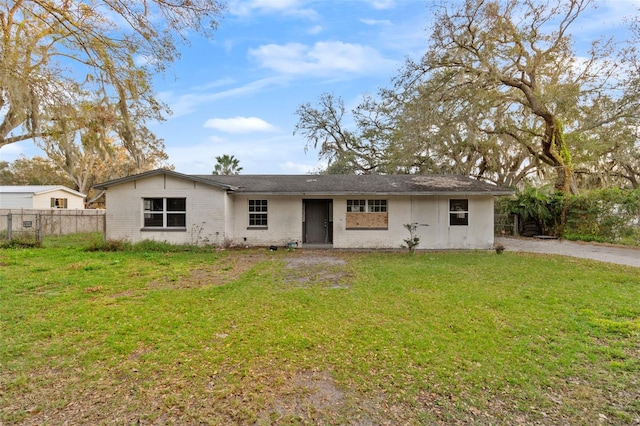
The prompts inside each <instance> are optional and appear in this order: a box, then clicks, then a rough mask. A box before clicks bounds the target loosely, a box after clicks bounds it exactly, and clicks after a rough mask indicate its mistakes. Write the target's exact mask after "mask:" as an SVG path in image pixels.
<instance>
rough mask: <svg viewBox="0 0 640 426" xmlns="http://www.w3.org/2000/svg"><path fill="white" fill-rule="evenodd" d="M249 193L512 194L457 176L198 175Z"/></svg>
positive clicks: (237, 190)
mask: <svg viewBox="0 0 640 426" xmlns="http://www.w3.org/2000/svg"><path fill="white" fill-rule="evenodd" d="M196 177H197V178H200V179H203V180H204V179H210V180H213V181H215V182H218V183H220V184H223V185H229V186H231V187H232V188H233V190H234V192H237V193H248V194H283V195H284V194H288V195H296V194H308V195H312V194H317V195H324V194H326V195H340V194H346V195H349V194H380V195H386V194H399V193H403V194H443V193H446V194H452V193H455V194H493V195H507V194H512V193H513V191H511V190H510V189H505V188H500V187H498V186H495V185H491V184H488V183H486V182H481V181H479V180H475V179H471V178H468V177H464V176H453V175H233V176H216V175H197V176H196Z"/></svg>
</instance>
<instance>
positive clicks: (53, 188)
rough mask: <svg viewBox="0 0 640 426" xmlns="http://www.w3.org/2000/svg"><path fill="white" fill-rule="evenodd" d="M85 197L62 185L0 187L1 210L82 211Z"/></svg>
mask: <svg viewBox="0 0 640 426" xmlns="http://www.w3.org/2000/svg"><path fill="white" fill-rule="evenodd" d="M85 197H86V194H82V193H80V192H78V191H74V190H73V189H71V188H67V187H66V186H63V185H6V186H4V185H3V186H0V208H2V209H38V210H46V209H84V199H85Z"/></svg>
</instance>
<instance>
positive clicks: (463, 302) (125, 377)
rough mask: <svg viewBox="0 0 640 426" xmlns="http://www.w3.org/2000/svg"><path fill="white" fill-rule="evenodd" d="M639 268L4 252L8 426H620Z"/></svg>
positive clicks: (550, 260)
mask: <svg viewBox="0 0 640 426" xmlns="http://www.w3.org/2000/svg"><path fill="white" fill-rule="evenodd" d="M638 421H640V273H639V271H638V269H637V268H631V267H620V266H619V267H616V266H612V265H609V264H603V263H598V262H592V261H582V260H577V259H569V258H564V257H558V256H556V257H551V256H543V255H529V254H521V253H510V252H505V253H504V254H502V255H497V254H496V253H494V252H450V253H445V252H433V253H431V252H427V253H419V254H416V255H408V254H407V253H401V252H396V253H379V252H378V253H376V252H372V253H355V252H332V251H310V250H296V251H294V252H289V251H284V250H279V251H276V252H269V251H266V250H257V249H255V250H237V251H236V250H230V251H211V252H205V251H177V252H157V251H122V252H87V251H84V250H81V249H80V248H77V247H74V246H65V247H57V248H41V249H35V248H34V249H3V250H0V423H3V424H14V423H15V424H61V423H64V422H68V423H70V424H78V423H81V424H100V423H105V424H132V423H133V424H135V423H137V422H139V423H140V424H167V423H173V424H258V425H261V424H265V425H266V424H353V425H370V424H374V425H375V424H463V423H476V424H531V423H539V424H560V423H563V424H596V423H606V424H630V423H631V424H633V423H634V422H638Z"/></svg>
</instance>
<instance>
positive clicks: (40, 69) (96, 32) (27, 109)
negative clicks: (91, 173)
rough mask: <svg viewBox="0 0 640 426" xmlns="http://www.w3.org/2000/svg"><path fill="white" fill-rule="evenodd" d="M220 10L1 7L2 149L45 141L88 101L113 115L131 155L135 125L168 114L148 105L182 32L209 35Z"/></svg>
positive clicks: (203, 5)
mask: <svg viewBox="0 0 640 426" xmlns="http://www.w3.org/2000/svg"><path fill="white" fill-rule="evenodd" d="M223 6H224V5H223V4H222V3H221V2H220V1H217V0H190V1H176V0H142V1H138V2H128V1H125V2H123V1H120V0H101V1H98V0H88V1H82V2H80V1H53V0H43V1H28V0H11V1H4V2H2V4H1V5H0V35H1V36H2V40H1V41H0V46H1V47H0V59H1V60H0V147H2V146H4V145H7V144H10V143H14V142H18V141H21V140H27V139H37V138H41V137H43V136H48V135H49V134H48V133H47V131H48V129H50V128H51V123H53V122H59V121H63V120H67V119H68V118H69V117H68V115H67V114H68V113H69V112H70V111H77V110H75V108H74V106H75V105H76V104H77V103H78V101H79V99H90V100H91V102H93V103H94V104H96V105H102V106H104V107H111V106H115V107H116V108H117V109H118V110H119V120H120V126H121V131H120V134H121V137H122V140H123V142H124V143H125V144H127V145H128V147H127V148H128V149H129V150H130V151H131V150H133V148H132V147H133V146H134V145H135V144H136V143H138V142H140V140H139V139H138V140H136V139H135V130H134V127H135V126H136V124H137V123H136V122H135V120H136V119H157V118H159V117H160V116H161V115H162V114H163V113H164V112H166V107H165V106H164V105H162V104H161V103H160V102H158V101H157V100H156V99H155V98H154V95H153V90H152V85H151V77H152V75H153V73H154V72H160V71H163V70H164V69H165V67H166V65H167V64H168V63H170V62H171V61H173V60H174V59H175V58H176V57H178V51H177V45H178V42H179V41H185V40H186V38H185V35H184V34H185V32H186V31H188V30H196V31H198V32H200V33H202V34H204V35H206V36H209V35H211V34H212V32H213V31H214V30H215V28H216V26H217V18H218V16H219V14H220V13H221V11H222V10H223ZM70 106H71V107H70ZM135 109H137V113H134V112H133V111H134V110H135ZM141 112H144V114H143V115H140V113H141ZM135 114H137V115H138V117H134V115H135Z"/></svg>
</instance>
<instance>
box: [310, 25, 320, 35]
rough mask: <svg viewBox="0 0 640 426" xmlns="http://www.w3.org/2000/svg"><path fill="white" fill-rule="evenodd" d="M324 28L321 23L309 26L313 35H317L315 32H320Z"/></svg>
mask: <svg viewBox="0 0 640 426" xmlns="http://www.w3.org/2000/svg"><path fill="white" fill-rule="evenodd" d="M323 30H324V28H322V26H321V25H314V26H313V27H311V28H309V31H308V33H309V34H311V35H315V34H320V33H321V32H322V31H323Z"/></svg>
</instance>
